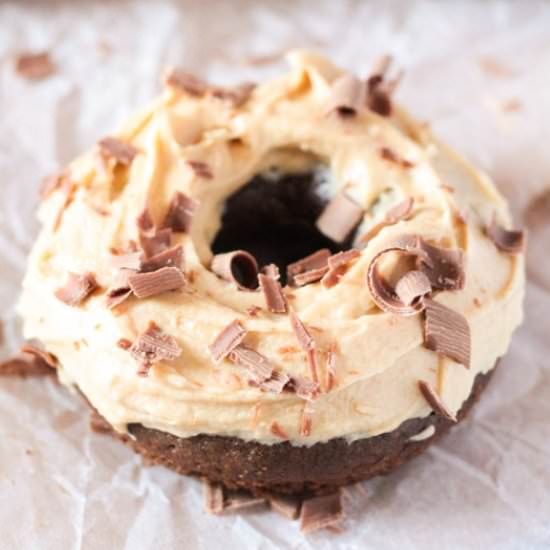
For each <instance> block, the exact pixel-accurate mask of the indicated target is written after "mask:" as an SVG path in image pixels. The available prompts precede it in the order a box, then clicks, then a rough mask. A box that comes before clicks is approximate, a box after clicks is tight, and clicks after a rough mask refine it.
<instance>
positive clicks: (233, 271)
mask: <svg viewBox="0 0 550 550" xmlns="http://www.w3.org/2000/svg"><path fill="white" fill-rule="evenodd" d="M210 269H211V270H212V271H213V272H214V273H215V274H216V275H218V277H221V278H222V279H225V280H226V281H229V282H231V283H234V284H236V285H237V288H239V289H240V290H255V289H256V288H258V263H257V262H256V258H254V256H252V254H249V253H248V252H245V251H244V250H233V251H232V252H226V253H225V254H216V255H215V256H214V257H213V258H212V263H211V264H210Z"/></svg>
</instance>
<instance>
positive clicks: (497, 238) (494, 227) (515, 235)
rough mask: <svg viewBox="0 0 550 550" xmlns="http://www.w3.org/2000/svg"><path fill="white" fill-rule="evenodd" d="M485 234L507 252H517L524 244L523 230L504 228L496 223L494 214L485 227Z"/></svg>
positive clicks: (520, 250)
mask: <svg viewBox="0 0 550 550" xmlns="http://www.w3.org/2000/svg"><path fill="white" fill-rule="evenodd" d="M485 231H486V233H487V236H488V237H489V239H491V241H493V244H494V245H495V246H496V247H497V248H498V249H499V250H501V251H502V252H506V253H507V254H519V253H521V252H522V251H523V249H524V246H525V232H524V231H519V230H510V229H504V227H502V226H501V225H499V224H498V222H497V220H496V215H494V214H493V217H492V218H491V223H490V224H489V225H488V226H487V228H486V229H485Z"/></svg>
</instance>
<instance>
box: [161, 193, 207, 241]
mask: <svg viewBox="0 0 550 550" xmlns="http://www.w3.org/2000/svg"><path fill="white" fill-rule="evenodd" d="M198 207H199V203H198V201H196V200H195V199H191V198H190V197H188V196H187V195H184V194H183V193H181V192H180V191H176V192H175V193H174V196H173V197H172V200H171V201H170V206H169V207H168V213H167V214H166V218H165V219H164V223H163V224H162V226H163V227H169V228H170V229H171V230H172V231H173V232H174V233H189V231H191V225H192V223H193V216H194V215H195V212H196V211H197V208H198Z"/></svg>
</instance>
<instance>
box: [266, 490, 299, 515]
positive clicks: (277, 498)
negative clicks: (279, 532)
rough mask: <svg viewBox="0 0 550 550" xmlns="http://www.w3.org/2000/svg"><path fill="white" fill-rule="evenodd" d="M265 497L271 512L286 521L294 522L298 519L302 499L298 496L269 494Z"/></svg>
mask: <svg viewBox="0 0 550 550" xmlns="http://www.w3.org/2000/svg"><path fill="white" fill-rule="evenodd" d="M266 496H267V501H268V502H269V505H270V507H271V509H272V510H273V511H275V512H277V513H278V514H280V515H281V516H283V517H285V518H287V519H291V520H295V519H297V518H298V515H299V514H300V506H301V504H302V499H301V498H300V497H299V496H296V495H285V494H279V493H270V494H268V495H266Z"/></svg>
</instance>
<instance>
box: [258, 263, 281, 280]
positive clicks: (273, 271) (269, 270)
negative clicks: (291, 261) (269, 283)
mask: <svg viewBox="0 0 550 550" xmlns="http://www.w3.org/2000/svg"><path fill="white" fill-rule="evenodd" d="M262 273H263V274H264V275H267V276H268V277H271V278H272V279H275V280H276V281H278V280H279V279H280V278H281V273H280V272H279V268H278V267H277V266H276V265H275V264H269V265H266V266H264V267H262Z"/></svg>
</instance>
